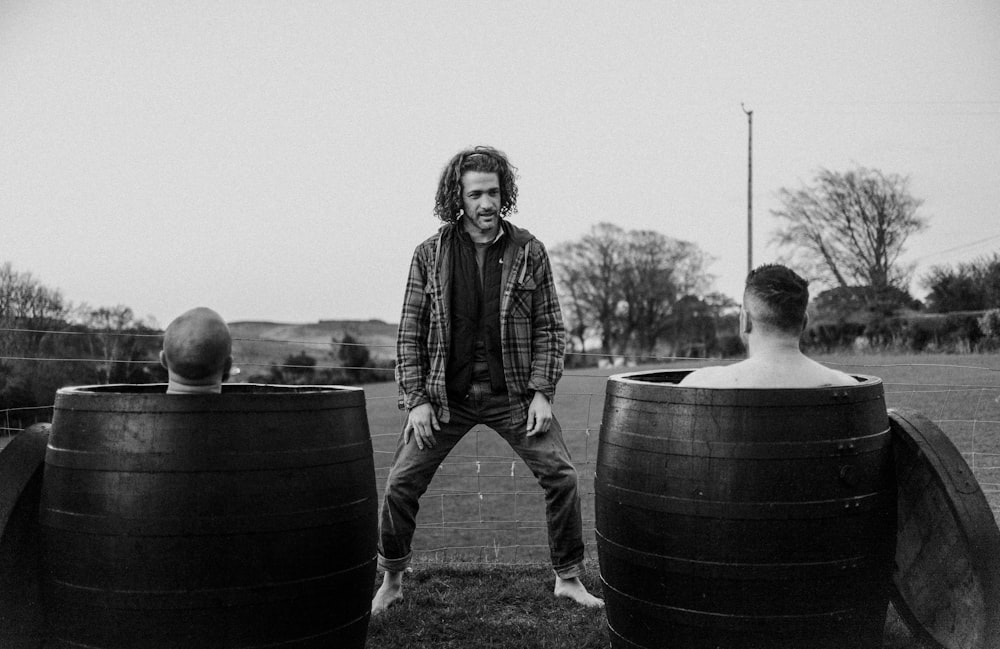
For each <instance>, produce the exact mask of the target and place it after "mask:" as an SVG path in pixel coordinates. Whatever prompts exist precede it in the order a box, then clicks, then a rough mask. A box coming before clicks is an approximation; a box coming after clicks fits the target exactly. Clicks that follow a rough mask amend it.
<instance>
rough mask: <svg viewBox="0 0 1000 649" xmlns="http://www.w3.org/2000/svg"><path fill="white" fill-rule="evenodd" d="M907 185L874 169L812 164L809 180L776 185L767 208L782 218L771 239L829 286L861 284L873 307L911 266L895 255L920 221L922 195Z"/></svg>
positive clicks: (901, 286) (902, 285) (900, 285)
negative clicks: (776, 202)
mask: <svg viewBox="0 0 1000 649" xmlns="http://www.w3.org/2000/svg"><path fill="white" fill-rule="evenodd" d="M908 184H909V180H908V179H907V178H905V177H901V176H898V175H895V174H884V173H882V172H881V171H879V170H877V169H866V168H864V167H859V168H857V169H854V170H851V171H847V172H844V173H838V172H834V171H829V170H826V169H823V170H820V171H819V173H818V174H817V175H816V178H815V179H814V181H813V184H812V185H810V186H806V187H802V188H800V189H797V190H789V189H781V190H780V192H779V199H780V201H781V203H782V207H781V208H780V209H777V210H772V212H771V213H772V214H773V215H774V216H776V217H778V218H779V219H781V220H783V221H784V225H783V227H782V228H781V229H779V230H778V232H777V234H776V235H775V237H774V240H775V242H776V243H777V244H778V245H779V246H781V247H783V248H785V249H788V250H790V251H791V255H789V256H787V257H786V260H787V261H789V262H791V263H793V264H794V265H795V266H796V267H797V268H798V269H800V270H802V271H804V272H807V273H809V274H812V275H813V276H814V277H815V278H816V279H822V280H824V281H826V283H828V284H830V285H831V286H835V287H842V288H854V287H861V288H862V289H864V290H863V292H864V294H865V296H866V300H867V301H868V304H869V306H877V305H879V304H880V302H881V301H884V300H885V299H886V296H889V295H892V294H893V291H891V290H890V289H897V290H902V291H903V292H904V293H905V292H906V286H907V284H908V283H909V278H910V275H911V274H912V272H913V267H912V265H904V264H902V263H900V261H899V257H900V255H901V254H902V252H903V250H904V248H903V246H904V244H905V243H906V240H907V239H908V238H909V237H910V235H913V234H916V233H918V232H920V231H921V230H923V229H924V228H925V227H926V219H925V218H924V217H922V216H919V215H917V209H918V208H919V207H920V205H921V203H922V201H920V200H918V199H916V198H914V197H913V196H911V195H910V193H909V189H908ZM897 294H898V293H897Z"/></svg>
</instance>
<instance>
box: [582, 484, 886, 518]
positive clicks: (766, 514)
mask: <svg viewBox="0 0 1000 649" xmlns="http://www.w3.org/2000/svg"><path fill="white" fill-rule="evenodd" d="M595 486H596V487H599V488H598V489H597V497H598V498H601V499H604V500H606V501H608V502H609V504H610V506H612V507H620V506H622V505H624V504H626V503H627V504H628V505H629V506H634V507H636V508H641V509H647V510H651V511H653V512H658V513H671V514H683V515H686V516H698V517H705V518H716V519H747V520H784V519H796V520H797V519H807V518H842V517H844V516H845V515H850V514H857V513H868V512H870V511H874V510H881V511H884V510H885V508H886V507H889V506H890V505H891V503H892V502H894V501H895V494H894V493H888V492H876V493H870V494H864V495H861V496H853V497H850V498H832V499H829V500H813V501H802V502H776V501H767V502H735V501H715V500H699V499H693V498H679V497H676V496H661V495H659V494H650V493H645V492H642V491H636V490H634V489H626V488H624V487H619V486H618V485H612V484H604V483H599V485H595Z"/></svg>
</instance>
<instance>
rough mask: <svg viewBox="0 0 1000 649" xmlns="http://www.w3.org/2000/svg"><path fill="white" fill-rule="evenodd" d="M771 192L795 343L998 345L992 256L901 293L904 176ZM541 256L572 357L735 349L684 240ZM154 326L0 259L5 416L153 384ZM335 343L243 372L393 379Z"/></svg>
mask: <svg viewBox="0 0 1000 649" xmlns="http://www.w3.org/2000/svg"><path fill="white" fill-rule="evenodd" d="M778 198H779V203H780V205H779V207H778V208H777V209H775V210H772V215H773V216H774V218H775V219H776V220H777V221H778V223H779V227H778V228H777V230H776V234H775V236H774V239H773V240H772V242H771V243H772V244H774V245H776V246H777V248H778V249H779V250H780V251H781V254H780V255H779V256H778V257H777V261H780V262H782V263H786V264H788V265H789V266H791V267H792V268H794V269H795V270H796V271H797V272H799V273H800V274H801V275H803V276H805V277H806V278H808V279H809V280H810V281H811V282H812V290H813V293H814V297H815V299H814V301H813V304H812V306H811V313H812V315H813V319H812V325H811V327H810V329H809V330H808V331H807V332H806V336H805V337H804V343H805V344H806V345H812V346H814V347H817V348H822V349H825V350H829V351H832V350H834V349H836V348H838V347H841V346H845V345H851V344H856V343H857V341H858V340H859V339H864V340H866V341H867V343H868V344H869V345H870V346H872V347H883V348H888V347H891V346H893V345H896V346H897V347H901V348H905V349H909V350H918V351H919V350H923V349H931V348H940V347H941V346H942V345H944V346H948V347H954V348H955V349H957V350H960V351H969V350H974V349H984V350H985V349H995V348H997V347H1000V254H997V253H994V254H993V255H992V256H988V257H983V258H980V259H977V260H973V261H970V262H963V263H959V264H957V265H955V266H946V265H942V266H934V267H932V268H931V269H930V271H928V272H927V273H926V274H925V276H924V277H922V278H920V284H921V285H922V286H923V287H924V288H926V289H927V290H928V294H927V296H926V302H922V301H920V300H917V299H915V298H914V297H913V296H912V295H911V294H910V292H909V289H908V287H909V286H910V282H911V280H912V279H913V272H914V265H913V264H906V263H904V262H902V261H901V260H902V255H903V253H904V251H905V244H906V242H907V241H908V240H909V238H910V237H911V236H913V235H916V234H919V233H920V232H922V231H924V230H925V229H926V228H927V223H928V219H927V217H926V216H924V215H922V214H921V213H920V211H919V210H920V207H921V204H922V201H921V200H920V199H918V198H915V197H914V196H913V195H912V194H911V193H910V189H909V180H908V179H907V178H906V177H903V176H899V175H897V174H892V173H885V172H882V171H880V170H875V169H867V168H864V167H858V168H855V169H850V170H848V171H845V172H835V171H830V170H826V169H823V170H820V171H819V172H818V173H817V174H816V176H815V177H814V178H813V180H812V181H811V182H810V183H808V184H804V185H802V186H801V187H799V188H795V189H788V188H783V189H781V190H780V191H779V193H778ZM551 259H552V265H553V271H554V276H555V279H556V282H557V284H558V289H559V295H560V300H561V302H562V307H563V315H564V319H565V322H566V330H567V339H568V351H569V352H570V354H568V355H567V364H568V365H570V366H572V365H574V364H581V363H585V362H586V359H588V358H590V359H592V358H594V357H593V356H590V357H588V356H587V355H585V354H584V352H593V353H595V354H597V355H605V356H609V357H612V356H614V357H622V356H625V357H633V358H637V359H639V360H651V359H652V358H653V357H656V356H698V357H708V356H722V357H727V356H736V355H740V354H742V353H743V352H744V350H743V348H742V343H741V342H740V338H739V332H738V331H737V328H738V327H737V317H738V305H737V304H736V302H734V301H733V299H731V298H730V297H728V296H725V295H722V294H720V293H718V292H717V291H714V290H713V287H712V283H713V279H714V278H713V277H712V276H711V275H709V274H708V272H707V268H708V266H709V265H710V264H711V262H712V261H713V259H712V258H711V257H710V256H709V255H708V254H706V253H705V252H704V251H703V250H701V249H700V248H699V247H698V246H697V245H696V244H694V243H692V242H689V241H682V240H678V239H674V238H671V237H669V236H667V235H665V234H662V233H660V232H655V231H652V230H626V229H624V228H622V227H620V226H618V225H615V224H613V223H598V224H597V225H595V226H593V227H592V228H591V229H590V230H589V231H588V232H587V233H586V234H584V235H583V236H582V237H581V238H579V239H577V240H575V241H568V242H564V243H560V244H558V245H556V246H555V247H553V248H552V251H551ZM817 289H818V290H817ZM936 316H940V317H936ZM160 335H162V332H161V331H160V330H159V329H157V328H156V327H155V326H153V325H151V324H149V323H146V322H144V321H143V320H142V319H141V318H137V317H136V316H135V314H134V313H133V312H132V310H131V309H130V308H128V307H126V306H123V305H117V306H114V307H100V308H91V307H89V306H87V305H80V306H77V307H74V306H73V305H71V304H70V303H68V302H67V301H65V300H64V299H63V297H62V295H61V294H60V292H59V291H57V290H53V289H50V288H48V287H46V286H44V285H43V284H41V282H39V281H38V280H36V279H35V278H34V277H33V276H32V275H31V274H30V273H25V272H18V271H16V270H14V269H13V268H12V267H11V265H10V264H9V263H5V264H3V265H2V266H0V409H8V408H15V407H21V406H32V405H48V404H51V403H52V398H53V395H54V393H55V390H56V389H58V388H59V387H61V386H63V385H69V384H81V383H118V382H122V383H142V382H159V381H164V380H165V379H166V376H165V373H164V371H163V370H162V368H161V367H160V366H159V364H158V363H157V362H156V360H157V354H158V352H159V348H160V344H161V343H160ZM331 344H333V345H334V347H333V348H332V349H331V350H330V351H329V352H328V354H327V356H328V357H330V358H333V359H336V360H337V361H339V362H340V364H341V366H342V367H338V368H320V367H319V366H318V363H317V359H316V358H315V357H314V356H312V355H310V354H308V353H306V352H301V353H298V354H291V355H289V356H287V357H286V358H285V359H283V361H282V362H280V363H277V362H276V363H274V364H273V365H272V366H271V367H270V369H269V371H267V372H265V373H261V374H257V375H254V376H251V377H250V379H251V380H255V381H260V382H279V381H280V382H282V383H314V382H315V383H323V382H326V383H360V382H367V381H377V380H386V379H387V378H388V372H387V369H389V367H390V366H391V363H390V364H389V365H386V366H385V367H376V365H377V364H376V363H374V362H373V361H372V359H371V357H370V354H369V352H368V349H367V348H366V347H364V346H363V345H360V344H359V343H358V342H357V341H356V340H355V339H353V338H352V337H351V336H349V335H348V336H346V337H345V338H344V340H342V341H338V340H335V339H334V340H331ZM40 359H44V360H40ZM69 359H85V360H86V362H80V360H69ZM581 359H583V360H581ZM344 368H354V369H344Z"/></svg>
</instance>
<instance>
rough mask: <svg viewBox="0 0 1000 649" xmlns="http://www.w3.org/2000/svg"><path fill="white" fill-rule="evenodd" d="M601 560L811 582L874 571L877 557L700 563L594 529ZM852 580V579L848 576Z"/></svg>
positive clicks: (658, 569) (688, 571)
mask: <svg viewBox="0 0 1000 649" xmlns="http://www.w3.org/2000/svg"><path fill="white" fill-rule="evenodd" d="M594 533H595V535H596V536H597V544H598V547H599V548H600V552H601V559H602V561H603V560H604V557H605V556H607V557H609V558H617V559H625V560H627V561H628V563H629V564H632V565H641V566H643V567H645V568H649V569H651V570H654V571H656V572H657V573H658V574H662V573H664V572H668V573H677V574H689V575H698V576H701V577H706V578H711V579H745V580H754V581H759V580H764V581H782V580H794V581H800V580H811V579H819V578H829V577H841V576H845V575H852V573H856V572H858V571H866V570H875V569H877V564H878V561H877V557H873V556H853V557H846V558H841V559H835V560H831V561H809V562H799V563H745V562H722V561H699V560H696V559H687V558H683V557H672V556H668V555H663V554H655V553H652V552H644V551H641V550H635V549H632V548H629V547H626V546H624V545H621V544H620V543H616V542H615V541H612V540H611V539H609V538H608V537H606V536H604V535H603V534H601V531H600V530H594ZM851 578H855V577H853V576H852V577H851Z"/></svg>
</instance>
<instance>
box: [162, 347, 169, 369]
mask: <svg viewBox="0 0 1000 649" xmlns="http://www.w3.org/2000/svg"><path fill="white" fill-rule="evenodd" d="M160 365H162V366H163V369H165V370H168V369H170V368H169V367H167V355H166V354H165V353H164V352H163V350H162V349H161V350H160Z"/></svg>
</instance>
